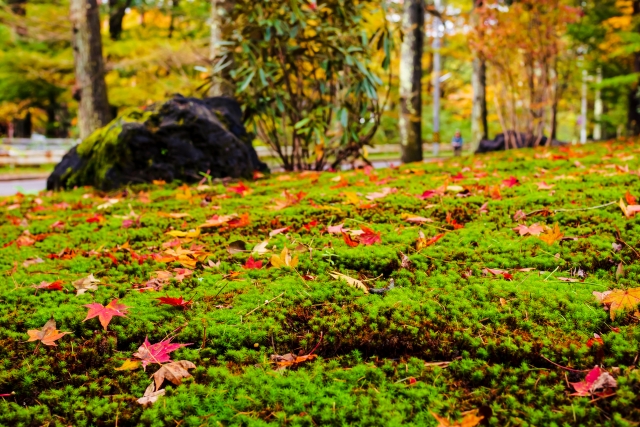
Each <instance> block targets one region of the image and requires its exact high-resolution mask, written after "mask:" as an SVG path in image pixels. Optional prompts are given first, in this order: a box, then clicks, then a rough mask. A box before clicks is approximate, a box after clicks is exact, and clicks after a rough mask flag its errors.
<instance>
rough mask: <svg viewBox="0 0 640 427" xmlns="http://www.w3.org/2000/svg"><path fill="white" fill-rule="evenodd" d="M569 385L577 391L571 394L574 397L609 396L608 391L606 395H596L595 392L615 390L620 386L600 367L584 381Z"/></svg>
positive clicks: (592, 371)
mask: <svg viewBox="0 0 640 427" xmlns="http://www.w3.org/2000/svg"><path fill="white" fill-rule="evenodd" d="M569 384H571V387H573V389H574V390H575V391H576V392H575V393H572V394H571V395H572V396H590V395H592V394H604V395H607V394H608V393H606V391H605V392H604V393H595V391H596V390H599V389H608V388H615V387H617V386H618V383H617V382H616V380H615V379H614V378H613V377H612V376H611V374H609V373H608V372H606V371H604V370H603V369H601V368H600V367H598V366H596V367H594V368H593V369H592V370H591V371H589V373H588V374H587V376H586V377H585V379H584V381H580V382H577V383H569Z"/></svg>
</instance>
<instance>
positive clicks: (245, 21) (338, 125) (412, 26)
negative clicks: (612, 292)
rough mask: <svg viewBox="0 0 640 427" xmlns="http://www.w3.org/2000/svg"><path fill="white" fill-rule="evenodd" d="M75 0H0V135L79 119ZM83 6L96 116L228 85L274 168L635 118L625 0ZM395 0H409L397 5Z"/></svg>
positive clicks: (560, 134)
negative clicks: (91, 49)
mask: <svg viewBox="0 0 640 427" xmlns="http://www.w3.org/2000/svg"><path fill="white" fill-rule="evenodd" d="M76 1H80V0H3V1H0V135H4V136H7V135H11V136H29V135H31V134H32V133H41V134H44V135H46V136H48V137H77V136H79V135H80V134H81V133H84V132H81V129H82V127H81V126H80V123H79V120H78V117H79V112H80V111H81V110H82V109H81V103H82V99H83V96H82V91H83V87H85V86H86V83H82V81H83V80H82V76H81V75H78V73H77V72H76V69H75V67H74V46H75V45H74V35H73V31H72V24H73V20H72V19H71V17H72V15H71V13H70V12H71V6H72V2H76ZM82 1H84V2H89V0H82ZM96 7H97V9H99V30H100V35H101V44H102V58H103V62H104V73H103V74H104V81H105V85H106V93H107V96H106V99H107V100H108V108H107V109H108V112H107V113H104V117H113V116H115V115H116V114H117V113H118V112H119V111H123V110H124V109H126V108H129V107H143V106H145V105H148V104H150V103H152V102H155V101H158V100H162V99H165V98H166V97H168V96H170V95H171V94H174V93H181V94H183V95H185V96H203V95H206V94H211V95H214V94H226V95H232V94H233V95H235V96H236V97H237V98H238V99H239V100H240V101H241V102H242V103H243V105H244V106H245V108H246V113H247V114H246V116H247V119H248V120H249V122H248V125H249V128H250V129H251V131H252V132H254V133H255V134H256V135H257V143H258V144H264V145H268V146H271V147H272V148H273V149H274V150H275V151H276V152H278V150H280V152H279V154H278V155H279V156H280V158H281V162H282V163H283V165H284V166H285V167H286V168H289V169H301V168H311V169H320V168H323V167H328V166H331V165H332V164H333V163H334V162H335V161H336V160H338V159H342V158H350V157H354V156H357V155H358V154H357V153H356V151H358V150H359V148H360V145H362V144H364V143H385V144H389V143H400V142H402V143H403V146H405V147H409V144H413V145H412V146H413V147H414V151H413V152H411V153H410V152H409V151H408V150H409V149H408V148H407V157H406V160H416V159H418V158H419V156H420V155H421V153H418V152H417V151H416V150H417V148H418V147H420V146H421V142H422V141H424V142H433V141H434V140H435V141H437V140H439V139H441V140H442V141H444V142H448V141H449V140H450V139H451V137H452V136H453V134H454V132H455V131H456V130H457V129H460V130H461V131H462V134H463V136H464V137H465V140H466V141H467V142H472V143H476V142H477V141H478V140H479V139H481V138H483V137H494V136H495V135H496V134H497V133H500V132H505V131H511V130H517V131H520V132H525V133H529V134H532V135H535V136H536V137H539V136H541V135H546V136H550V137H552V138H557V139H559V140H564V141H569V142H571V141H580V139H581V137H582V136H584V137H586V138H595V139H600V138H610V137H615V136H617V135H638V134H640V112H639V109H640V94H639V85H638V82H639V78H640V0H597V1H596V0H579V1H578V0H492V1H488V0H445V1H436V2H434V1H433V0H421V1H416V0H405V1H404V2H403V1H401V0H368V1H361V2H358V3H355V2H343V1H337V0H286V1H285V0H277V1H270V2H250V1H247V0H99V1H98V2H97V3H96ZM409 7H414V8H415V10H419V11H421V12H414V14H413V15H412V16H411V20H409V21H406V20H403V14H404V15H405V16H406V14H407V10H408V8H409ZM416 13H417V15H416ZM436 38H437V39H439V40H440V39H441V40H440V41H439V43H438V44H437V45H436V46H438V47H434V43H433V42H434V40H436ZM421 39H422V40H421ZM438 54H439V58H440V61H438ZM76 57H77V53H76ZM409 58H411V59H409ZM407 61H412V62H411V63H408V62H407ZM76 63H77V61H76ZM438 63H440V65H441V71H438V69H437V68H438V67H437V65H438ZM94 65H95V64H94ZM434 65H435V66H436V67H435V68H436V69H435V70H434ZM403 70H404V72H403ZM407 70H409V71H411V73H409V72H408V71H407ZM409 74H410V75H411V76H410V77H411V79H412V81H411V85H410V86H407V85H404V84H403V79H404V78H405V77H406V76H408V75H409ZM94 80H95V79H90V81H91V82H94ZM405 80H406V79H405ZM438 93H439V96H438ZM585 93H586V97H585V96H583V94H585ZM434 95H435V96H436V97H437V98H438V100H439V104H440V105H439V107H438V106H437V105H436V108H435V109H434V108H433V106H434V104H438V103H436V102H435V99H434ZM87 96H89V95H85V99H86V97H87ZM101 103H102V104H104V101H102V102H101ZM100 109H101V111H104V108H103V107H100ZM101 114H102V113H101ZM434 115H435V116H436V117H434ZM585 115H586V117H583V116H585ZM416 123H418V125H416ZM411 125H413V126H411ZM93 126H94V127H95V126H96V125H93ZM374 130H375V131H376V132H374ZM581 133H582V135H581ZM439 134H440V135H441V136H440V138H438V135H439ZM407 135H413V136H411V137H407ZM409 154H410V155H409ZM425 154H427V153H425Z"/></svg>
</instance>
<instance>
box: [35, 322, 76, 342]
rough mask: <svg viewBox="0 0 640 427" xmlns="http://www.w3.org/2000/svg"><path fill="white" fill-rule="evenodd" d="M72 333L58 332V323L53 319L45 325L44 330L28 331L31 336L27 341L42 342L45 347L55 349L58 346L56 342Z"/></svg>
mask: <svg viewBox="0 0 640 427" xmlns="http://www.w3.org/2000/svg"><path fill="white" fill-rule="evenodd" d="M70 333H71V332H60V331H59V330H57V329H56V321H55V320H54V319H53V317H52V318H51V319H49V321H48V322H47V323H45V324H44V326H43V327H42V329H40V330H38V329H31V330H29V331H27V334H29V339H28V340H27V342H29V341H40V342H42V344H44V345H52V346H54V347H55V346H57V344H56V343H55V342H54V341H57V340H59V339H60V338H62V337H63V336H65V335H67V334H70Z"/></svg>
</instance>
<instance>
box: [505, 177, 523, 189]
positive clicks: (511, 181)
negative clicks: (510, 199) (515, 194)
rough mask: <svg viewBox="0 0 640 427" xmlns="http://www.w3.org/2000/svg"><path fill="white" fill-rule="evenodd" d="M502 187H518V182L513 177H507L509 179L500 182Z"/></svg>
mask: <svg viewBox="0 0 640 427" xmlns="http://www.w3.org/2000/svg"><path fill="white" fill-rule="evenodd" d="M502 185H504V186H505V187H509V188H511V187H513V186H515V185H520V181H518V178H516V177H515V176H511V177H509V179H505V180H504V181H502Z"/></svg>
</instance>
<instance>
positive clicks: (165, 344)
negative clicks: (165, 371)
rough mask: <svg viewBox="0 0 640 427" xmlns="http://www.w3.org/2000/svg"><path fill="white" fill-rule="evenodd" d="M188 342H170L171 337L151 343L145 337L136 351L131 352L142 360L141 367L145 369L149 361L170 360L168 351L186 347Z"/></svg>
mask: <svg viewBox="0 0 640 427" xmlns="http://www.w3.org/2000/svg"><path fill="white" fill-rule="evenodd" d="M188 345H191V343H189V344H171V338H169V339H166V340H162V341H160V342H159V343H156V344H151V343H150V342H149V339H148V338H147V337H145V339H144V343H143V344H142V345H141V346H140V347H139V348H138V351H137V352H135V353H133V355H134V356H135V357H137V358H138V359H140V360H142V367H143V368H144V369H146V367H147V365H148V364H149V363H158V364H163V363H166V362H171V357H169V353H171V352H172V351H175V350H177V349H179V348H180V347H186V346H188Z"/></svg>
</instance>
